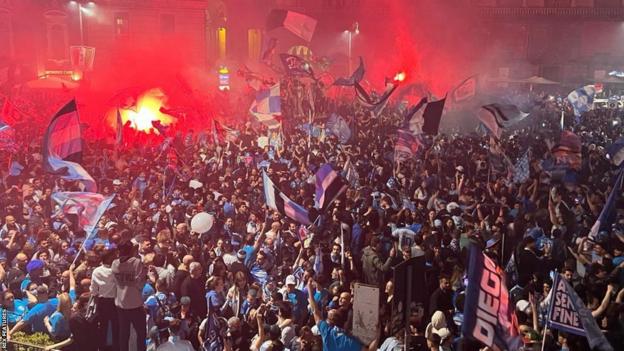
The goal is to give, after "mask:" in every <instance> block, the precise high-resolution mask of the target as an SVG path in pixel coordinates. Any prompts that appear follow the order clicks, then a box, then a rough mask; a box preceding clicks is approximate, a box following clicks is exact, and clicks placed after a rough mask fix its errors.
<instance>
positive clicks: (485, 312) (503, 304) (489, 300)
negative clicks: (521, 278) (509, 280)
mask: <svg viewBox="0 0 624 351" xmlns="http://www.w3.org/2000/svg"><path fill="white" fill-rule="evenodd" d="M468 282H469V283H468V287H467V288H466V300H465V302H464V324H463V326H462V332H463V334H464V335H468V336H470V337H472V338H474V339H476V340H478V341H480V342H482V343H483V344H484V345H486V346H488V347H490V348H491V349H493V350H494V351H503V350H518V349H519V348H520V346H521V345H522V339H521V338H520V337H519V336H518V328H517V321H516V318H515V315H514V306H513V304H511V303H510V298H509V290H507V286H506V285H505V272H504V271H503V270H502V268H500V267H498V266H496V264H495V263H494V261H492V260H491V259H490V258H489V257H487V256H486V255H485V254H484V253H483V252H482V251H481V249H480V248H479V246H477V245H474V244H473V245H471V246H470V260H469V263H468Z"/></svg>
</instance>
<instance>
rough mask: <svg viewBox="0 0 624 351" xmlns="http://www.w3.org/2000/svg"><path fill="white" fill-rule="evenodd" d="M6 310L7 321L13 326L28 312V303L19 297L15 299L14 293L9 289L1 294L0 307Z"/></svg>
mask: <svg viewBox="0 0 624 351" xmlns="http://www.w3.org/2000/svg"><path fill="white" fill-rule="evenodd" d="M1 310H6V311H7V323H8V325H9V327H13V326H14V325H15V324H17V322H18V321H20V320H21V319H22V317H24V315H25V314H26V312H28V304H27V303H26V302H24V301H23V300H20V299H15V295H13V293H12V292H11V291H9V290H7V291H5V292H4V294H3V295H2V308H1V309H0V311H1Z"/></svg>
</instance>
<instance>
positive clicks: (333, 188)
mask: <svg viewBox="0 0 624 351" xmlns="http://www.w3.org/2000/svg"><path fill="white" fill-rule="evenodd" d="M315 178H316V193H315V199H314V202H315V207H316V208H317V209H319V210H321V211H325V210H326V209H327V208H328V207H329V205H331V204H332V203H333V202H334V200H336V199H337V198H338V197H339V196H340V195H341V194H342V193H344V192H345V191H346V190H347V184H346V183H345V181H344V180H343V179H342V177H341V176H340V174H338V172H336V171H335V170H333V169H332V166H331V165H330V164H324V165H323V166H321V168H319V170H318V171H316V175H315Z"/></svg>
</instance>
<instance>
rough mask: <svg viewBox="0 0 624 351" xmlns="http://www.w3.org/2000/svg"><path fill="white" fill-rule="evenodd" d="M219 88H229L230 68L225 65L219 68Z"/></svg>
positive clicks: (222, 89)
mask: <svg viewBox="0 0 624 351" xmlns="http://www.w3.org/2000/svg"><path fill="white" fill-rule="evenodd" d="M219 90H221V91H225V90H230V70H228V68H227V67H226V66H221V68H219Z"/></svg>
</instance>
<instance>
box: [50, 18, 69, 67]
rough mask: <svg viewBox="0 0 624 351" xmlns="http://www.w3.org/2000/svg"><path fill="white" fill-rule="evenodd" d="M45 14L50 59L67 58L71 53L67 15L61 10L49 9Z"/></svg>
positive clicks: (60, 59)
mask: <svg viewBox="0 0 624 351" xmlns="http://www.w3.org/2000/svg"><path fill="white" fill-rule="evenodd" d="M44 16H45V23H46V42H47V58H48V60H55V61H62V60H67V59H68V53H69V42H68V39H67V15H66V14H65V13H63V12H60V11H48V12H46V13H45V15H44Z"/></svg>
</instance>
